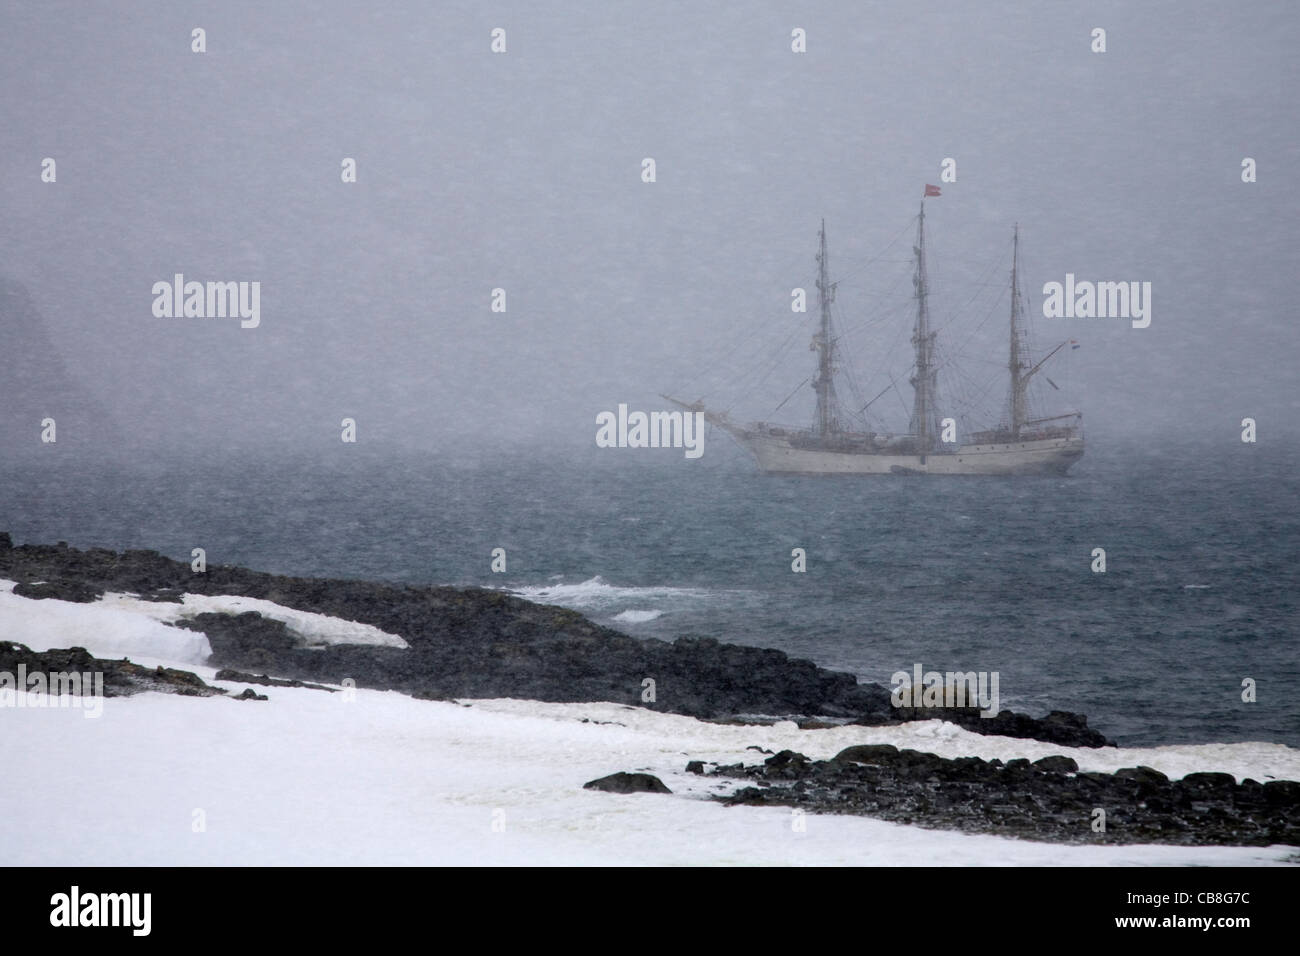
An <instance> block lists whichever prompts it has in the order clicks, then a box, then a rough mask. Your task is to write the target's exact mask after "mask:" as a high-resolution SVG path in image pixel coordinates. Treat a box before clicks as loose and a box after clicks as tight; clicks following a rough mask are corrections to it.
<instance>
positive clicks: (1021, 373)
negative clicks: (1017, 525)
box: [1007, 223, 1029, 440]
mask: <svg viewBox="0 0 1300 956" xmlns="http://www.w3.org/2000/svg"><path fill="white" fill-rule="evenodd" d="M1019 265H1020V223H1016V228H1015V233H1014V234H1013V236H1012V240H1011V355H1010V360H1009V361H1008V363H1007V371H1009V372H1010V373H1011V394H1010V397H1009V399H1008V401H1007V405H1008V408H1009V409H1010V422H1011V437H1012V439H1013V440H1014V439H1018V438H1019V437H1020V429H1021V428H1022V427H1023V426H1024V424H1025V419H1026V418H1028V417H1029V414H1028V411H1027V409H1026V398H1025V396H1026V393H1027V390H1028V385H1029V376H1028V375H1026V374H1025V369H1026V368H1027V367H1028V366H1027V364H1026V362H1025V360H1024V353H1025V334H1024V330H1023V329H1021V328H1020V282H1019V280H1018V277H1017V271H1018V269H1019Z"/></svg>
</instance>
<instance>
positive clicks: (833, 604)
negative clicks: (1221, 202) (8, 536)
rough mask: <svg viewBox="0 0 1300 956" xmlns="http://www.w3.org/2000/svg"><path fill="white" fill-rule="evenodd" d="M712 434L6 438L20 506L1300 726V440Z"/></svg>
mask: <svg viewBox="0 0 1300 956" xmlns="http://www.w3.org/2000/svg"><path fill="white" fill-rule="evenodd" d="M711 441H712V442H713V444H712V445H711V446H710V454H707V455H705V456H704V458H702V459H699V460H698V461H686V460H685V459H684V458H683V457H682V456H681V453H680V452H679V451H678V452H673V451H671V450H662V451H660V450H656V451H653V452H652V451H648V450H646V451H643V450H626V449H623V450H618V449H606V450H596V449H591V450H590V451H588V452H585V453H580V454H577V455H576V456H562V455H558V454H551V455H541V456H537V455H531V454H525V453H522V452H518V453H514V454H505V453H500V454H494V455H490V456H475V457H474V458H466V457H464V456H463V455H462V456H460V457H448V456H435V455H425V454H420V455H416V454H409V453H403V454H379V453H376V452H373V451H369V452H367V451H362V450H361V449H360V448H356V449H353V448H348V447H347V446H344V447H343V452H346V453H350V454H342V453H341V454H338V455H333V456H331V457H328V458H321V459H315V460H310V461H306V460H304V461H300V462H295V463H293V464H271V463H269V462H262V463H249V462H239V463H236V462H230V461H228V462H225V463H219V464H205V465H202V466H200V465H197V464H174V465H173V464H168V463H167V462H164V461H151V462H147V463H146V462H140V463H137V464H133V465H128V466H117V467H111V468H109V467H102V466H95V465H90V466H87V465H85V464H77V465H72V464H67V463H64V464H49V463H47V464H45V465H42V466H39V467H35V466H30V465H27V466H19V465H14V464H9V465H0V482H2V484H0V530H5V529H7V530H9V531H11V532H12V533H13V535H14V538H15V540H16V541H18V542H23V541H32V542H37V541H39V542H52V541H55V540H59V539H63V540H67V541H69V542H70V543H72V544H74V545H76V546H78V547H90V546H101V547H110V548H115V549H122V548H132V547H140V548H154V549H157V550H160V551H162V552H164V553H166V554H169V555H171V556H173V557H176V558H182V559H186V560H188V556H189V551H190V548H192V547H196V546H202V547H204V548H206V549H207V554H208V560H209V561H210V562H214V563H232V564H240V565H245V566H248V567H252V568H257V569H260V570H267V571H273V572H277V573H292V574H300V575H328V576H337V577H362V578H371V579H382V580H390V581H397V582H404V583H413V584H428V583H453V584H479V585H484V586H491V587H506V588H510V589H511V590H513V591H515V592H516V593H518V594H520V595H522V596H525V597H529V598H531V599H533V600H539V601H549V602H554V603H558V604H564V605H567V606H569V607H573V608H575V609H577V610H579V611H582V612H583V613H585V614H587V615H589V616H590V617H592V618H593V619H595V620H597V621H599V622H600V623H604V624H608V625H610V626H613V627H617V628H620V629H622V630H625V631H627V632H628V633H631V634H635V635H638V636H644V637H658V638H665V639H671V638H673V637H676V636H677V635H680V634H684V633H696V634H710V635H713V636H716V637H718V638H720V639H722V640H727V641H735V642H739V643H747V644H755V645H762V646H769V647H778V648H781V649H782V650H785V651H787V652H789V653H791V654H794V655H797V656H802V657H809V658H811V659H813V660H815V661H817V662H818V663H820V664H822V665H825V666H828V667H832V668H837V669H843V670H848V671H852V672H854V673H856V674H858V675H860V676H862V677H864V678H869V679H872V680H877V681H880V682H882V683H888V680H889V676H890V674H891V673H893V672H894V671H896V670H900V669H901V670H909V671H910V670H911V668H912V665H913V664H914V663H915V662H918V661H919V662H921V663H922V664H924V665H925V667H926V668H927V669H931V668H933V669H937V670H962V671H968V670H976V671H980V670H985V671H998V672H999V673H1000V675H1001V680H1000V683H1001V695H1002V706H1003V707H1012V708H1014V709H1017V710H1026V711H1029V712H1031V713H1035V714H1041V713H1043V712H1045V711H1046V710H1047V709H1049V708H1060V709H1067V710H1078V711H1082V712H1084V713H1086V714H1088V716H1089V720H1090V722H1091V724H1092V725H1093V726H1094V727H1097V728H1098V729H1100V730H1102V731H1103V732H1104V733H1106V734H1107V735H1109V736H1111V737H1113V738H1115V739H1117V740H1119V741H1120V742H1121V743H1125V744H1134V745H1141V744H1159V743H1172V742H1203V741H1234V740H1265V741H1275V742H1281V743H1287V744H1290V745H1293V746H1300V663H1298V657H1300V655H1297V653H1296V650H1297V646H1298V645H1297V625H1296V610H1297V593H1300V587H1298V585H1300V570H1298V569H1297V565H1296V558H1297V554H1298V553H1300V548H1298V547H1297V544H1298V543H1300V504H1298V502H1300V477H1297V476H1298V475H1300V469H1298V468H1297V467H1296V466H1297V464H1300V461H1297V460H1296V459H1295V458H1294V457H1288V456H1289V455H1290V453H1288V452H1284V451H1282V450H1280V449H1275V450H1273V451H1271V452H1270V451H1269V450H1268V449H1266V448H1264V447H1259V448H1255V447H1249V446H1243V447H1242V448H1241V449H1240V450H1238V449H1234V448H1231V447H1226V450H1220V451H1218V452H1217V453H1216V452H1213V451H1210V452H1205V451H1192V450H1186V449H1184V450H1178V449H1175V450H1172V451H1170V450H1164V451H1157V450H1154V449H1150V448H1142V447H1137V446H1134V447H1128V448H1125V449H1123V450H1122V451H1121V450H1119V449H1115V448H1112V449H1110V450H1109V452H1107V451H1099V450H1097V449H1096V447H1094V448H1092V449H1091V450H1090V452H1089V455H1088V457H1087V458H1085V459H1084V460H1083V462H1081V463H1080V464H1079V465H1078V466H1076V468H1075V474H1073V475H1071V476H1070V477H1067V478H1048V479H1022V480H1006V479H992V478H958V479H943V478H926V479H908V478H893V477H890V478H876V479H861V478H858V479H854V478H830V479H817V478H801V477H765V476H762V475H760V474H758V473H757V472H756V470H755V469H754V468H753V466H752V465H751V464H750V463H749V461H748V459H747V458H744V457H743V456H742V455H741V454H740V453H739V452H738V451H735V450H734V449H730V446H726V447H724V446H722V445H720V443H721V442H722V441H724V439H722V438H721V437H720V436H718V435H716V434H715V435H714V436H712V438H711ZM1095 444H1096V443H1095V441H1094V442H1093V445H1094V446H1095ZM1216 454H1217V457H1216ZM496 547H503V548H505V549H506V552H507V571H506V573H504V574H493V573H491V572H490V570H489V561H490V552H491V550H492V549H493V548H496ZM795 547H801V548H804V549H806V551H807V555H808V569H807V572H806V573H803V574H795V573H792V571H791V549H792V548H795ZM1095 547H1102V548H1105V549H1106V554H1107V571H1106V573H1105V574H1094V573H1093V572H1092V571H1091V570H1090V564H1091V561H1092V559H1091V552H1092V549H1093V548H1095ZM1247 677H1250V678H1253V679H1254V680H1255V681H1256V682H1257V694H1258V702H1257V703H1254V704H1245V703H1242V701H1241V684H1242V680H1243V678H1247Z"/></svg>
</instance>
